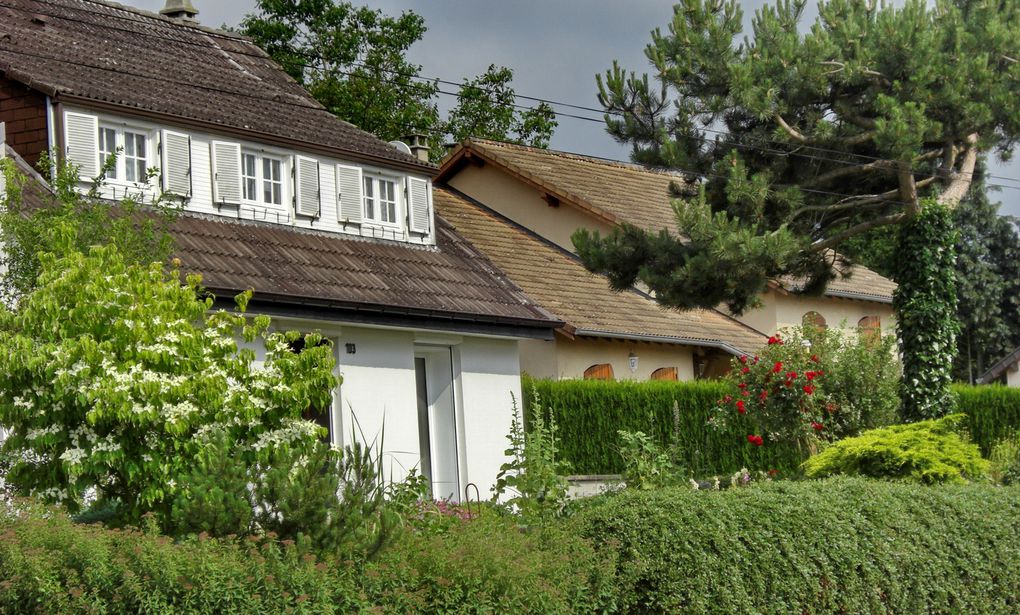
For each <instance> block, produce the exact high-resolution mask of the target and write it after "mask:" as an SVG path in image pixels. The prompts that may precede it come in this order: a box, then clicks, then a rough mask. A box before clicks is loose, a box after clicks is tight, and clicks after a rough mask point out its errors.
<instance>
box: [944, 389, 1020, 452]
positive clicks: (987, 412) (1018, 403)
mask: <svg viewBox="0 0 1020 615" xmlns="http://www.w3.org/2000/svg"><path fill="white" fill-rule="evenodd" d="M953 394H954V395H955V396H956V411H957V412H963V413H964V414H966V415H967V422H966V423H965V425H966V428H967V433H968V434H969V435H970V439H971V441H973V442H974V444H977V445H978V446H979V447H980V448H981V454H982V455H984V456H985V457H987V456H988V455H989V454H990V453H991V452H992V448H993V447H994V446H995V444H996V443H997V442H999V441H1000V440H1002V439H1003V438H1008V437H1010V436H1012V435H1013V434H1015V433H1016V432H1018V431H1020V388H1016V387H1006V386H1002V385H1001V384H995V385H982V386H969V385H963V384H959V385H955V386H954V387H953Z"/></svg>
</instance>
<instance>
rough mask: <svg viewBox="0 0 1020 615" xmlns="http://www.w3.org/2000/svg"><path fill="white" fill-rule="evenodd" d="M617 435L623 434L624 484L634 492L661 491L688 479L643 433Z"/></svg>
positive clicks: (621, 436)
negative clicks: (644, 490) (636, 490)
mask: <svg viewBox="0 0 1020 615" xmlns="http://www.w3.org/2000/svg"><path fill="white" fill-rule="evenodd" d="M617 433H619V434H620V457H621V458H622V459H623V480H624V482H626V483H627V486H628V487H630V488H631V489H658V488H660V487H667V486H670V485H676V484H678V483H681V482H683V481H684V480H685V479H686V478H687V477H686V476H683V470H682V468H678V467H676V466H675V465H674V463H673V460H672V459H670V457H669V454H667V453H666V452H665V451H664V450H663V449H662V447H660V446H659V445H658V443H656V442H655V441H654V440H653V439H652V438H650V437H648V436H647V435H645V434H644V433H643V432H640V431H634V432H630V431H623V430H620V431H619V432H617Z"/></svg>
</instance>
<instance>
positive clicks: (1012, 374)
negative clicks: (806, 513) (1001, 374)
mask: <svg viewBox="0 0 1020 615" xmlns="http://www.w3.org/2000/svg"><path fill="white" fill-rule="evenodd" d="M1016 367H1017V366H1016V365H1015V364H1014V365H1012V366H1011V367H1010V368H1009V369H1007V370H1006V384H1007V385H1008V386H1011V387H1020V370H1018V369H1017V368H1016Z"/></svg>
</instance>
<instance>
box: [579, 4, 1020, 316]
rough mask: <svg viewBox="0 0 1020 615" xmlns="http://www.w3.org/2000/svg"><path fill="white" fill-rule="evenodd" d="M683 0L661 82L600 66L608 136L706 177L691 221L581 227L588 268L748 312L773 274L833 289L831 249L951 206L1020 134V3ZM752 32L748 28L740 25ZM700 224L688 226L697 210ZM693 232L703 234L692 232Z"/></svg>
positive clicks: (672, 300)
mask: <svg viewBox="0 0 1020 615" xmlns="http://www.w3.org/2000/svg"><path fill="white" fill-rule="evenodd" d="M806 4H807V2H806V0H796V1H792V2H791V1H788V0H776V1H775V2H769V3H766V4H765V5H764V6H762V7H761V8H760V9H759V10H757V11H756V13H755V15H754V18H753V19H751V20H748V22H749V23H750V26H751V28H750V31H749V32H746V34H745V33H744V31H743V28H744V23H745V20H744V14H743V11H742V10H741V8H740V6H739V4H738V3H737V2H736V1H735V0H683V1H682V2H680V3H678V4H677V5H676V6H675V7H673V11H672V15H671V16H669V21H668V23H667V24H666V27H665V28H662V29H659V28H657V29H655V30H653V31H652V35H651V42H650V43H649V44H648V45H647V46H646V47H645V57H646V58H647V59H648V62H649V64H650V65H651V69H652V70H651V73H652V78H650V77H649V75H647V74H645V75H643V76H639V75H637V74H635V73H633V72H628V71H627V70H625V69H624V68H622V67H621V66H619V65H618V64H616V63H614V64H613V66H612V68H610V69H609V70H607V71H606V72H605V74H604V75H601V76H599V77H598V78H597V85H598V88H599V102H600V103H601V105H602V106H603V108H604V109H605V110H606V127H607V130H608V132H609V133H610V134H611V135H612V136H613V137H614V138H615V139H616V140H617V141H618V142H620V143H621V144H626V145H629V146H630V147H631V158H632V159H633V160H634V162H637V163H639V164H643V165H646V166H649V167H654V168H672V169H677V170H681V171H683V172H685V173H687V174H688V177H689V178H691V180H692V181H695V182H697V183H698V184H699V187H700V188H701V191H700V196H699V197H695V198H692V197H691V195H690V194H686V195H676V196H678V197H680V200H679V201H678V202H677V204H676V208H677V210H678V224H677V232H676V233H674V234H672V235H667V234H665V233H664V232H660V231H659V230H658V229H651V230H645V229H637V228H634V227H628V228H625V229H622V230H620V231H617V232H615V233H614V234H613V235H612V236H611V237H609V238H608V239H603V238H599V237H597V236H593V235H588V234H585V233H581V234H578V235H577V236H575V237H574V242H575V246H576V247H577V248H578V254H579V255H580V256H581V258H582V260H583V262H584V263H585V265H586V266H587V267H588V268H589V269H591V270H592V271H594V272H598V273H603V274H606V275H608V276H609V278H610V280H611V281H612V283H613V285H614V287H617V288H621V287H626V286H629V285H631V284H633V283H634V282H635V281H638V280H640V281H641V282H643V283H644V284H645V285H647V286H648V287H649V288H650V289H651V290H652V291H654V294H655V296H656V298H657V300H658V301H660V302H661V303H663V304H665V305H667V306H674V307H681V308H687V307H691V306H701V307H706V308H713V307H715V306H717V305H718V304H720V303H724V304H726V305H727V306H728V307H729V308H730V309H731V310H733V311H736V312H740V311H742V310H743V309H745V308H747V307H749V306H751V305H753V300H754V297H755V296H756V295H757V294H758V293H759V292H760V291H761V290H763V289H764V288H765V284H766V283H767V281H768V279H770V278H775V277H778V276H779V275H783V274H788V275H794V276H797V277H798V278H801V279H803V280H804V281H805V283H806V288H807V289H808V291H812V292H817V291H821V290H822V289H823V288H824V286H825V284H826V283H827V282H828V281H829V280H830V279H832V278H833V277H834V276H836V275H839V274H840V273H842V272H843V271H845V269H846V268H845V267H844V264H845V263H843V262H841V259H834V258H832V253H831V251H830V249H836V248H838V247H839V246H840V245H841V244H842V242H844V241H846V240H848V239H851V238H853V237H857V236H860V235H863V234H865V233H868V232H872V231H875V230H876V229H881V228H883V227H887V226H891V225H896V224H899V223H902V222H905V221H907V220H909V219H910V218H911V217H913V216H915V215H916V214H917V213H919V211H920V209H921V207H920V200H919V199H920V198H925V197H932V196H935V195H938V196H937V198H940V199H943V200H944V201H946V202H947V203H950V204H953V203H955V201H957V200H958V199H959V197H960V196H962V195H964V194H966V192H967V187H968V186H969V184H970V182H971V181H972V177H973V169H974V164H975V161H976V156H977V155H978V154H980V153H982V152H988V151H991V150H993V149H995V148H997V147H998V148H1000V150H1002V151H1008V150H1009V149H1010V148H1012V146H1013V144H1014V143H1015V141H1016V139H1017V138H1018V137H1020V100H1018V99H1017V97H1016V96H1015V91H1016V81H1017V79H1018V77H1020V64H1018V63H1016V62H1015V61H1014V60H1015V58H1016V57H1017V55H1016V54H1020V36H1018V33H1020V4H1018V2H1017V0H1005V1H1003V2H978V3H975V2H956V3H954V2H936V3H929V2H924V1H922V0H908V1H907V2H906V3H905V4H904V3H874V2H849V1H847V0H819V2H818V18H817V19H816V20H814V21H813V22H809V21H808V20H807V19H805V17H806V14H807V11H806V10H805V9H806ZM742 34H744V35H743V36H742ZM692 220H695V221H699V220H700V221H701V222H700V223H695V224H693V225H692V224H691V221H692ZM689 228H694V229H695V232H694V233H693V236H692V237H690V238H688V237H687V236H686V234H687V232H688V229H689Z"/></svg>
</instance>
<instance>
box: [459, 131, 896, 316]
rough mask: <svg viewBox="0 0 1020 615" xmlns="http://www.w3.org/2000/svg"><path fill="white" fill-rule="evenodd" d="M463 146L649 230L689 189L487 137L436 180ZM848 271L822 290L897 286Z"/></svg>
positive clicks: (626, 167)
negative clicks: (674, 193) (674, 196)
mask: <svg viewBox="0 0 1020 615" xmlns="http://www.w3.org/2000/svg"><path fill="white" fill-rule="evenodd" d="M466 150H469V151H471V152H472V153H473V154H477V155H480V156H481V157H482V158H483V159H487V160H489V161H491V162H494V163H496V164H497V165H500V166H502V167H504V168H505V169H507V170H508V171H510V172H511V173H514V174H516V175H518V176H520V177H523V178H525V179H526V180H527V181H529V182H531V183H534V184H535V185H537V186H539V187H541V188H542V189H544V190H547V191H549V192H550V193H551V194H553V195H555V196H557V197H558V198H560V199H563V200H566V201H568V202H571V203H572V204H574V205H575V206H578V207H581V208H583V209H587V210H589V211H591V212H592V213H594V214H595V215H597V216H599V217H601V218H604V219H605V220H607V221H609V222H612V223H616V224H620V223H628V224H633V225H634V226H637V227H639V228H642V229H644V230H646V231H650V232H657V231H659V230H661V229H664V228H665V229H669V230H670V231H674V232H675V230H676V215H675V214H674V213H673V208H672V205H671V204H670V194H671V190H670V187H671V185H672V186H674V187H675V188H678V189H680V190H684V189H688V190H690V189H691V188H690V186H689V184H688V183H687V182H686V180H685V179H684V177H683V176H682V175H680V174H677V173H673V172H669V171H664V170H654V169H648V168H645V167H642V166H639V165H635V164H628V163H624V162H617V161H613V160H605V159H602V158H595V157H591V156H582V155H579V154H572V153H568V152H560V151H556V150H548V149H541V148H536V147H527V146H524V145H515V144H511V143H502V142H499V141H489V140H485V139H468V140H467V141H465V142H464V143H462V144H460V145H459V146H458V147H457V148H456V149H454V150H453V152H451V156H450V157H448V158H447V161H446V162H444V164H443V167H442V169H441V171H440V176H439V180H442V179H444V178H445V176H447V175H448V174H452V172H453V164H452V163H453V162H454V161H455V160H456V158H457V156H458V154H460V153H461V152H463V151H466ZM846 273H847V274H848V275H847V277H841V278H838V279H836V280H833V281H831V282H829V285H828V287H827V288H826V291H825V294H826V295H829V296H832V297H842V298H848V299H861V300H865V301H876V302H879V303H890V302H892V292H893V290H895V288H896V283H895V282H893V281H892V280H889V279H888V278H885V277H883V276H881V275H879V274H878V273H876V272H874V271H872V270H870V269H868V268H867V267H864V266H861V265H853V266H851V267H850V268H849V269H848V270H847V272H846ZM780 283H781V284H782V285H783V287H784V288H786V289H787V290H789V291H791V292H798V291H799V290H800V289H801V287H802V286H803V282H802V281H800V280H797V279H794V278H783V279H781V280H780Z"/></svg>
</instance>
